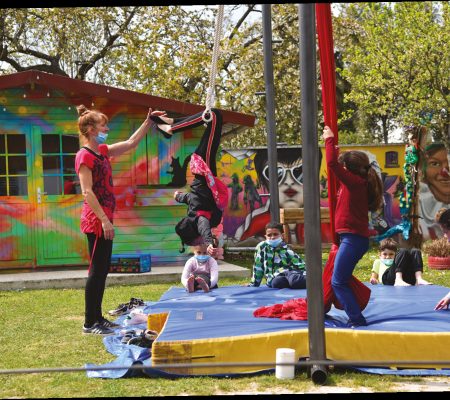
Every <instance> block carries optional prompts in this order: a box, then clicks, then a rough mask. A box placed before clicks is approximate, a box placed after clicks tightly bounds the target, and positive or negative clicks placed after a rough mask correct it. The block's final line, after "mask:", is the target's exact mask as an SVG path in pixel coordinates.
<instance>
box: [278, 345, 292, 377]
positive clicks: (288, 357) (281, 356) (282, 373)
mask: <svg viewBox="0 0 450 400" xmlns="http://www.w3.org/2000/svg"><path fill="white" fill-rule="evenodd" d="M295 362H296V361H295V350H294V349H284V348H281V349H277V356H276V364H277V365H276V368H275V376H276V377H277V378H278V379H294V375H295V365H294V364H295ZM279 363H292V365H278V364H279Z"/></svg>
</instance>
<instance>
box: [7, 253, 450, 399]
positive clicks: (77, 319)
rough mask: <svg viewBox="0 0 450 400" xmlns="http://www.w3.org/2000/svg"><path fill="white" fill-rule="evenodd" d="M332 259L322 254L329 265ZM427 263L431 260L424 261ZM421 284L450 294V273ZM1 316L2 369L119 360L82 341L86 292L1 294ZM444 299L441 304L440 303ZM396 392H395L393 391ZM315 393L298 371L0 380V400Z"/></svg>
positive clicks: (361, 384) (332, 377) (372, 379)
mask: <svg viewBox="0 0 450 400" xmlns="http://www.w3.org/2000/svg"><path fill="white" fill-rule="evenodd" d="M375 257H376V252H375V251H374V250H372V251H370V252H368V253H367V254H366V256H365V257H364V258H363V260H361V262H360V264H359V265H358V267H357V269H356V270H355V275H356V276H357V277H358V278H359V279H360V280H362V281H368V279H369V277H370V269H371V266H372V263H373V260H374V259H375ZM227 258H228V261H230V262H232V263H234V264H238V265H242V266H245V267H248V268H251V262H252V259H251V255H248V256H245V257H244V256H242V255H228V256H227ZM326 259H327V254H324V261H325V260H326ZM424 261H425V262H426V258H425V260H424ZM424 278H425V279H427V280H429V281H431V282H433V283H435V284H439V285H442V286H450V271H434V270H429V269H428V267H427V266H425V271H424ZM247 282H248V280H247V279H220V284H221V285H222V286H226V285H238V284H244V283H247ZM171 286H181V285H180V283H179V281H178V280H177V281H174V282H172V283H164V284H158V283H154V284H146V285H134V286H110V287H107V289H106V292H105V297H104V300H103V305H104V310H109V309H112V308H114V307H115V306H116V305H117V304H119V303H122V302H124V301H127V299H129V298H130V297H140V298H143V299H145V300H148V301H156V300H158V299H159V298H160V296H161V295H162V294H163V293H164V292H165V291H166V290H167V289H168V288H169V287H171ZM0 299H1V302H0V304H1V305H2V312H1V314H0V321H1V329H2V333H1V340H0V354H1V358H0V369H2V370H10V369H24V368H25V369H29V368H58V367H83V366H84V365H85V363H93V364H97V365H102V364H105V363H108V362H111V361H113V360H114V359H115V358H116V357H115V356H113V355H112V354H110V353H108V352H107V351H106V350H105V346H104V345H103V343H102V339H101V338H100V337H94V336H83V335H82V334H81V326H82V323H83V314H84V291H83V290H82V289H65V290H61V289H58V290H55V289H49V290H25V291H2V292H0ZM437 300H439V299H436V301H437ZM425 381H426V379H425V378H412V377H410V378H408V377H392V376H381V377H380V376H377V375H369V374H362V373H357V372H348V371H344V370H335V371H333V372H332V373H330V374H329V376H328V381H327V384H326V388H325V389H324V390H325V392H326V391H327V388H328V389H329V390H330V391H333V389H334V388H340V387H349V388H351V389H352V390H353V391H358V390H360V389H361V388H368V390H370V391H389V390H394V388H395V385H396V384H399V383H408V382H414V383H417V382H425ZM390 388H391V389H390ZM315 389H317V387H316V386H315V385H314V384H313V383H312V382H311V379H310V378H309V377H307V375H306V371H303V372H302V371H300V372H299V373H298V374H297V375H296V378H295V379H294V380H289V381H281V380H278V379H276V378H275V376H274V374H268V375H264V376H258V377H251V378H250V377H238V378H220V379H219V378H212V377H197V378H182V379H173V380H172V379H164V378H130V379H91V378H87V376H86V373H85V372H66V373H33V374H6V375H5V374H0V397H1V398H12V397H14V398H30V397H32V398H58V397H129V396H133V397H139V396H170V395H205V396H206V395H214V394H232V393H239V392H241V393H252V392H253V393H261V392H267V393H289V392H291V393H292V392H293V393H304V392H310V391H314V390H315Z"/></svg>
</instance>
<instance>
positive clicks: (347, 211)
mask: <svg viewBox="0 0 450 400" xmlns="http://www.w3.org/2000/svg"><path fill="white" fill-rule="evenodd" d="M325 150H326V158H327V165H328V168H330V169H331V170H332V171H333V172H334V174H335V175H336V178H337V180H338V190H337V202H336V211H335V217H334V225H335V231H336V232H337V233H355V234H357V235H361V236H365V237H369V236H370V235H369V200H368V191H367V190H368V188H367V185H368V183H367V179H364V178H362V177H360V176H359V175H356V174H354V173H352V172H350V171H349V170H347V169H345V168H344V167H343V166H342V165H341V164H339V163H338V147H337V146H336V145H335V139H334V137H330V138H327V139H326V140H325Z"/></svg>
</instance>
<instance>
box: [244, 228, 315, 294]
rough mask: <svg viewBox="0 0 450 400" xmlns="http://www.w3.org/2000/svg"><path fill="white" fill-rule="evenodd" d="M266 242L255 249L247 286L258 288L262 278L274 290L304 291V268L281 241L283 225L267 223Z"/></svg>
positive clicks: (301, 261)
mask: <svg viewBox="0 0 450 400" xmlns="http://www.w3.org/2000/svg"><path fill="white" fill-rule="evenodd" d="M265 231H266V235H265V236H266V240H264V241H262V242H260V243H258V245H257V246H256V248H255V261H254V264H253V275H252V279H251V282H250V283H249V284H248V286H255V287H258V286H259V285H260V284H261V281H262V279H263V278H266V283H267V286H269V287H272V288H276V289H284V288H290V289H305V288H306V266H305V263H304V261H303V260H302V258H301V257H300V256H299V255H298V254H297V253H295V252H294V251H292V250H291V249H290V248H288V246H287V244H286V243H285V242H284V241H283V225H281V224H280V223H278V222H269V223H268V224H267V225H266V227H265Z"/></svg>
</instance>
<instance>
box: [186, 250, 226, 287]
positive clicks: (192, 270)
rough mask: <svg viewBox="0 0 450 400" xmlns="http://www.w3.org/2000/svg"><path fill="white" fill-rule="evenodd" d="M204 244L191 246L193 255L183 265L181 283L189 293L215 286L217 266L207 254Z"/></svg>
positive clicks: (217, 273) (217, 277)
mask: <svg viewBox="0 0 450 400" xmlns="http://www.w3.org/2000/svg"><path fill="white" fill-rule="evenodd" d="M207 247H208V246H207V245H206V244H200V245H197V246H193V247H192V249H193V250H194V256H193V257H191V258H189V259H188V260H187V261H186V264H185V265H184V269H183V274H182V275H181V283H182V284H183V286H184V287H185V288H186V290H187V291H188V292H189V293H192V292H194V291H196V290H200V289H202V290H203V291H204V292H205V293H207V292H209V291H210V290H211V289H214V288H217V281H218V279H219V266H218V264H217V261H216V260H215V259H214V258H213V257H211V256H210V255H209V254H208V251H207Z"/></svg>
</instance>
